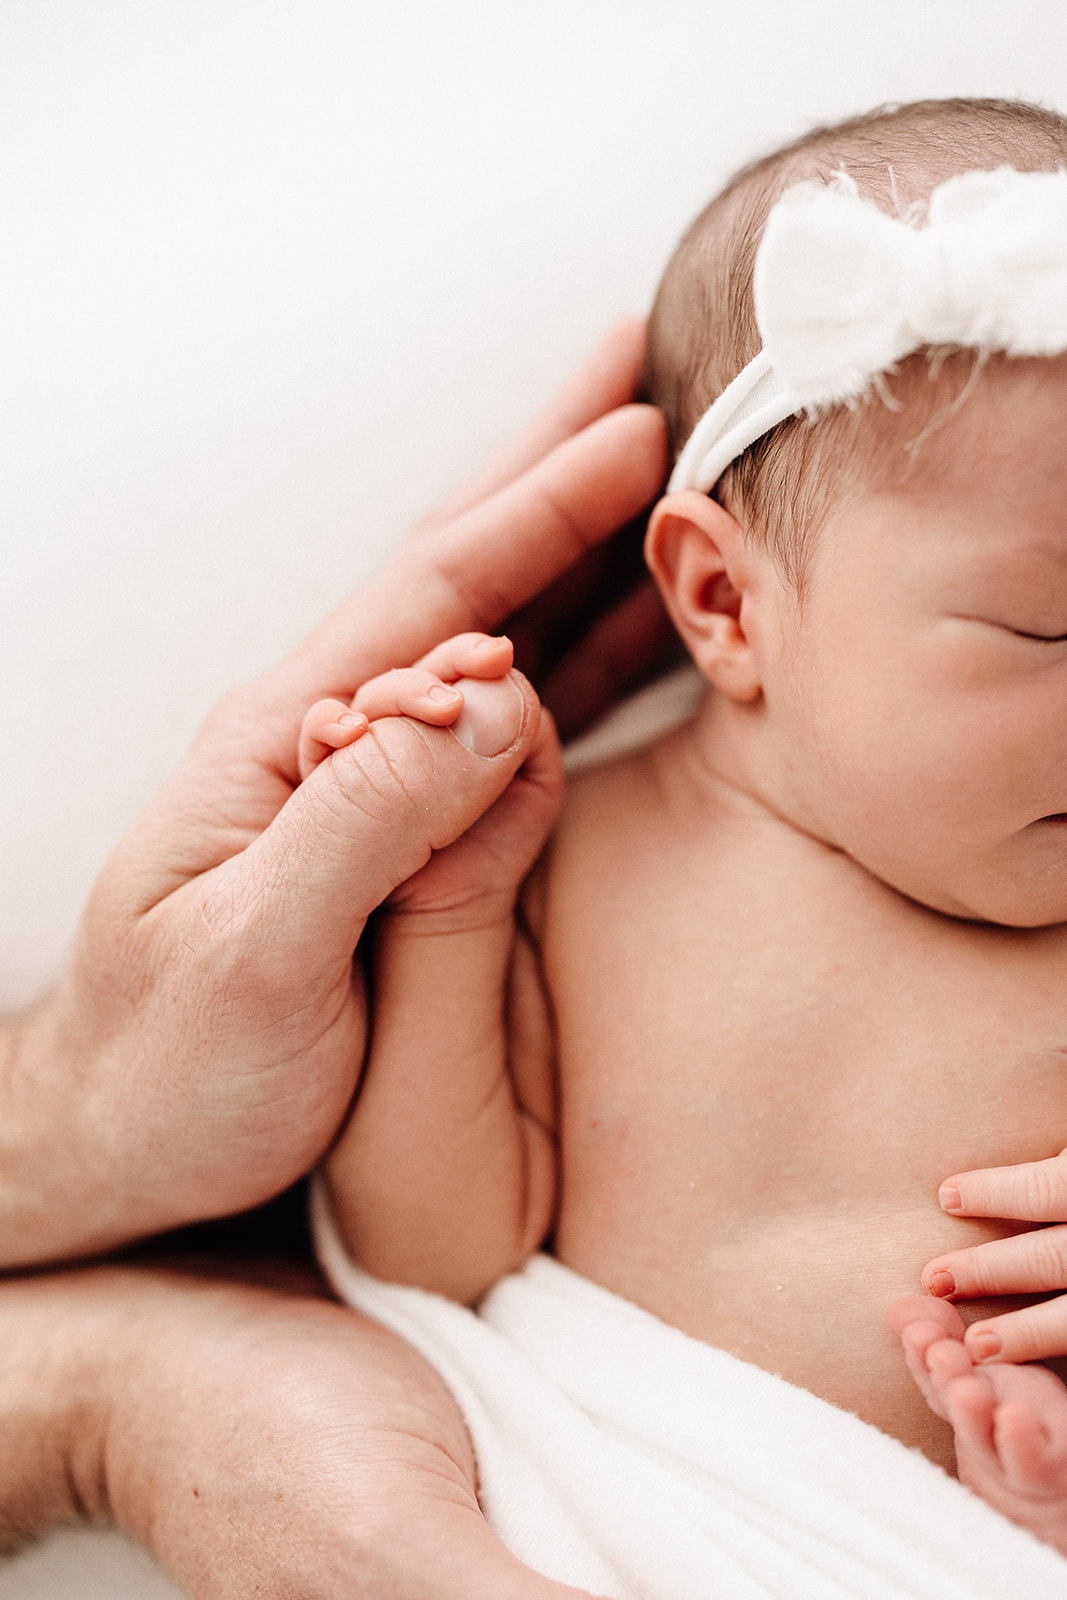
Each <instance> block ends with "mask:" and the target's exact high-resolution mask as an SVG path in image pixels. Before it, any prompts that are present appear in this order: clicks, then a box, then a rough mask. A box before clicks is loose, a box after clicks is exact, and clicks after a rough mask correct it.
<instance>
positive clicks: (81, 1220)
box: [0, 992, 169, 1270]
mask: <svg viewBox="0 0 1067 1600" xmlns="http://www.w3.org/2000/svg"><path fill="white" fill-rule="evenodd" d="M70 1009H71V1007H70V1006H69V1004H68V1003H67V1001H66V999H65V996H64V994H63V993H62V992H60V993H59V994H57V995H55V996H53V997H52V998H51V999H49V1000H48V1001H45V1002H44V1003H43V1004H42V1005H40V1006H38V1007H37V1008H36V1010H34V1011H33V1012H31V1013H30V1014H29V1015H27V1016H26V1017H25V1018H23V1019H21V1020H20V1021H18V1022H15V1023H12V1024H9V1025H8V1026H7V1027H6V1028H4V1029H3V1030H2V1032H0V1130H2V1131H0V1270H3V1269H10V1268H13V1267H24V1266H32V1265H40V1264H43V1263H47V1262H50V1261H56V1260H61V1259H69V1258H70V1257H72V1256H79V1255H91V1254H95V1253H99V1252H101V1251H103V1250H106V1249H109V1248H113V1247H114V1246H116V1245H118V1244H122V1243H125V1242H126V1241H127V1240H129V1239H130V1238H132V1237H134V1236H136V1234H137V1232H138V1231H139V1229H138V1227H137V1226H131V1217H132V1214H133V1211H134V1210H135V1209H136V1208H135V1206H134V1204H133V1201H132V1199H131V1197H130V1196H129V1195H128V1193H127V1192H126V1188H125V1184H124V1174H123V1166H122V1163H121V1162H119V1161H117V1160H115V1159H114V1158H113V1156H112V1153H111V1151H110V1143H109V1135H110V1128H109V1123H110V1122H111V1121H112V1120H113V1119H112V1118H109V1116H108V1107H107V1105H106V1104H104V1103H103V1102H102V1101H101V1100H100V1098H99V1085H98V1084H97V1083H96V1082H95V1073H96V1063H95V1060H94V1051H93V1049H92V1047H91V1045H90V1044H89V1043H88V1042H85V1043H83V1042H82V1041H81V1040H80V1039H79V1038H78V1037H77V1030H76V1029H72V1028H71V1027H70V1024H69V1020H68V1012H69V1011H70ZM94 1106H95V1107H96V1114H95V1115H94ZM153 1221H154V1219H149V1218H147V1217H143V1231H145V1232H148V1231H149V1230H150V1228H151V1227H152V1226H153ZM168 1221H169V1219H167V1218H164V1219H161V1220H159V1221H158V1223H155V1226H158V1227H160V1228H162V1227H166V1226H167V1225H168Z"/></svg>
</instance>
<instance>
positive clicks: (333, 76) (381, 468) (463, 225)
mask: <svg viewBox="0 0 1067 1600" xmlns="http://www.w3.org/2000/svg"><path fill="white" fill-rule="evenodd" d="M953 94H967V95H975V94H977V95H1007V96H1014V95H1022V96H1026V97H1028V98H1032V99H1040V100H1043V101H1045V102H1046V103H1050V104H1053V105H1057V106H1059V107H1065V106H1067V10H1065V9H1064V7H1063V5H1062V0H1011V3H1010V4H1006V3H1005V0H745V3H743V4H737V3H736V0H735V3H734V4H727V3H725V0H505V3H501V0H390V3H388V4H386V3H384V0H0V725H2V728H3V744H2V746H0V748H2V752H3V754H2V767H0V852H2V865H0V885H2V900H0V1009H3V1008H6V1009H11V1008H14V1007H17V1006H19V1005H21V1004H23V1003H25V1002H26V1001H28V1000H30V999H32V998H33V997H34V996H35V995H37V994H38V993H40V992H41V991H42V990H43V989H45V988H46V987H47V986H48V984H49V983H50V982H51V981H52V980H53V979H54V977H55V975H56V973H57V972H58V970H59V969H60V967H61V965H62V962H63V960H64V956H65V952H66V950H67V948H68V946H69V940H70V936H71V932H72V929H73V926H74V922H75V919H76V916H77V911H78V907H79V905H80V903H81V901H82V898H83V896H84V893H85V890H86V888H87V886H88V884H89V882H90V881H91V878H92V876H93V874H94V872H95V870H96V868H97V867H98V865H99V863H100V861H101V859H102V858H103V856H104V854H105V853H106V851H107V849H108V848H109V846H110V844H111V843H112V842H113V841H114V839H115V838H116V837H117V836H118V834H119V833H120V832H121V830H122V828H123V826H124V825H125V823H126V822H127V821H128V819H129V818H130V817H131V815H132V814H133V812H134V811H135V810H136V808H137V806H138V805H139V804H140V802H141V801H142V800H143V799H144V797H145V796H146V795H147V794H148V793H149V792H150V791H151V789H152V787H153V786H154V785H155V784H156V783H157V782H158V780H159V779H160V778H161V777H162V776H163V775H164V774H165V773H166V771H167V770H168V769H169V767H170V766H171V765H173V763H174V762H175V760H176V759H177V757H178V756H179V755H180V753H181V751H182V749H183V747H184V745H185V744H186V742H187V740H188V739H189V736H190V735H191V733H192V731H193V729H194V728H195V726H196V724H197V722H198V721H199V719H200V717H201V715H202V714H203V712H204V711H205V710H206V708H207V706H208V705H209V704H210V703H211V701H212V699H213V698H214V697H215V696H216V695H217V694H218V693H219V692H221V691H222V690H223V689H224V688H226V687H227V686H228V685H229V684H230V683H232V682H234V681H236V680H237V679H239V678H240V677H242V676H245V675H247V674H249V673H251V672H253V671H255V670H256V669H257V668H259V667H260V666H262V665H264V664H265V663H266V662H267V661H269V660H270V659H271V658H272V657H273V656H275V655H276V654H278V653H279V652H280V651H281V650H283V649H284V648H285V647H286V646H287V645H289V644H290V643H291V642H292V641H293V640H294V639H295V638H296V637H297V636H298V635H299V633H300V632H301V631H302V630H303V629H304V628H305V627H306V626H307V625H308V624H309V623H310V622H311V621H313V619H314V618H315V617H316V616H317V614H318V613H319V612H320V611H323V610H324V609H326V608H327V607H328V606H329V605H330V604H331V603H332V602H333V601H334V600H335V599H336V598H337V597H338V596H339V595H340V594H341V593H342V592H343V591H344V590H345V589H346V588H347V587H348V586H349V585H351V584H352V583H353V581H354V580H356V579H357V578H358V577H359V576H360V574H361V573H364V572H366V571H367V569H368V567H369V566H370V565H371V564H372V563H373V562H374V561H375V560H376V559H377V557H378V556H379V554H380V553H381V551H382V550H383V549H384V548H385V547H386V545H387V544H388V543H389V541H391V540H393V539H395V538H396V537H397V536H398V535H399V533H400V532H401V531H402V529H403V527H404V525H405V523H406V522H407V521H408V519H409V518H410V517H411V516H412V515H413V514H414V513H415V512H416V510H417V509H419V508H420V507H422V506H423V505H425V504H426V503H427V502H428V501H430V500H431V499H432V498H433V497H434V496H435V495H436V494H437V493H438V492H439V491H441V490H442V489H444V488H445V487H446V486H447V485H448V484H449V482H450V480H451V479H453V478H454V477H456V476H458V475H461V474H462V473H463V472H464V471H465V470H466V469H467V468H468V467H470V466H471V465H473V464H474V463H475V462H476V461H477V459H478V458H479V457H480V456H481V455H482V454H484V453H485V452H486V451H488V450H489V449H490V448H491V447H492V446H493V445H494V444H495V443H496V442H497V441H498V440H499V439H500V438H501V437H502V435H503V434H504V433H505V432H506V431H507V430H508V429H509V428H510V427H511V426H512V425H513V424H516V423H518V422H519V421H521V420H522V418H523V417H524V416H525V415H526V414H527V413H528V412H529V411H530V410H531V409H533V408H534V407H535V406H536V405H537V404H538V403H540V401H541V400H543V399H544V398H545V397H546V396H547V394H548V393H549V392H550V391H551V389H552V387H553V386H554V384H555V383H556V382H557V381H558V380H559V379H560V378H561V377H562V376H563V375H564V374H565V373H566V372H567V370H568V368H569V367H570V366H571V364H572V363H573V362H574V361H575V359H576V358H577V356H578V355H579V353H580V352H581V351H582V350H583V349H584V348H585V346H586V345H587V344H588V343H589V342H590V341H591V340H592V339H593V338H594V337H595V336H596V334H597V333H598V332H599V331H600V330H601V329H602V328H603V327H604V326H605V325H606V324H607V323H608V322H609V321H610V320H611V319H612V318H613V317H615V316H616V315H618V314H620V313H625V312H629V311H633V310H640V309H642V308H643V307H645V306H646V305H647V303H648V300H649V297H650V294H651V292H652V289H653V287H654V284H655V281H656V277H657V274H658V272H659V269H660V267H661V265H662V263H663V261H664V259H665V257H666V255H667V254H668V253H669V250H670V248H671V246H672V244H673V242H674V240H675V239H676V237H677V235H678V234H679V232H680V231H681V229H682V228H683V226H684V225H685V223H686V221H687V220H688V218H689V217H690V215H691V214H692V213H693V212H694V211H695V210H696V209H697V208H698V207H699V206H700V205H701V204H702V203H703V201H704V200H705V199H706V198H707V197H708V196H709V195H710V193H711V192H712V191H713V190H714V189H715V188H716V186H717V185H718V184H719V183H720V182H721V180H722V179H723V178H724V177H725V176H726V175H727V174H728V173H729V171H730V170H731V169H732V168H733V167H735V166H736V165H738V164H739V163H740V162H742V161H744V160H746V159H748V158H750V157H752V156H754V155H757V154H760V153H762V152H763V151H765V150H767V149H770V148H772V147H773V146H775V145H776V144H778V143H780V142H782V141H783V140H785V139H788V138H790V137H792V136H793V135H795V134H797V133H799V132H801V131H803V130H804V129H805V128H806V127H807V126H809V125H810V124H811V123H813V122H815V121H825V120H833V119H836V118H838V117H841V116H844V115H846V114H848V113H850V112H855V111H860V110H865V109H867V108H869V107H870V106H872V105H874V104H876V103H878V102H880V101H884V100H907V99H914V98H918V97H923V96H928V95H953ZM65 1548H66V1551H67V1555H68V1556H70V1557H72V1558H73V1557H74V1555H75V1552H77V1554H76V1561H75V1567H76V1570H77V1574H78V1575H77V1577H72V1578H71V1579H70V1587H69V1588H64V1587H62V1581H63V1580H62V1579H61V1578H60V1576H59V1575H58V1570H59V1569H58V1568H57V1567H56V1566H55V1565H54V1563H55V1562H57V1561H59V1560H60V1559H61V1558H63V1555H64V1549H65ZM87 1548H89V1547H87V1546H84V1545H82V1546H78V1547H75V1546H73V1545H72V1546H69V1547H64V1546H63V1545H62V1544H60V1545H58V1546H52V1547H50V1548H49V1550H48V1551H46V1553H45V1555H44V1556H42V1555H41V1554H40V1553H36V1554H34V1555H33V1556H32V1557H31V1558H30V1559H29V1561H28V1562H27V1561H26V1560H20V1561H16V1562H14V1563H9V1564H7V1565H6V1566H0V1596H2V1597H7V1596H19V1597H23V1596H25V1597H29V1596H31V1595H37V1594H41V1595H45V1594H47V1595H48V1596H49V1597H56V1600H58V1597H60V1596H61V1595H66V1594H68V1593H69V1594H70V1595H72V1596H73V1595H77V1596H79V1597H81V1600H85V1597H87V1596H90V1595H95V1594H96V1593H98V1592H99V1593H100V1594H104V1593H106V1594H108V1595H109V1596H114V1595H116V1594H117V1593H119V1591H120V1589H122V1592H124V1593H125V1592H127V1590H126V1589H124V1588H122V1586H123V1585H124V1584H125V1585H127V1586H128V1592H129V1593H130V1594H136V1595H138V1596H146V1595H148V1594H149V1593H150V1592H151V1593H156V1592H157V1590H156V1588H155V1587H154V1580H153V1579H151V1578H150V1577H149V1576H148V1575H146V1572H145V1571H144V1570H142V1569H140V1568H136V1567H133V1566H131V1567H130V1568H129V1569H128V1572H127V1570H126V1568H125V1567H123V1569H122V1572H123V1573H125V1574H126V1575H125V1576H122V1575H121V1574H120V1573H119V1571H118V1569H113V1568H112V1567H111V1565H110V1563H111V1562H112V1561H114V1560H118V1559H119V1557H118V1556H117V1555H116V1554H115V1552H114V1551H113V1550H112V1549H111V1547H110V1546H107V1547H106V1549H105V1546H104V1545H101V1544H93V1545H92V1546H91V1548H92V1550H93V1551H94V1552H96V1554H94V1555H93V1556H92V1557H90V1556H88V1555H87V1554H86V1549H87ZM57 1552H58V1553H57ZM123 1559H124V1558H123ZM94 1560H95V1561H97V1562H100V1561H102V1562H104V1567H101V1568H100V1573H99V1578H98V1579H97V1578H94V1577H93V1571H94V1570H95V1569H94V1568H93V1561H94ZM42 1562H44V1565H43V1566H42V1565H41V1563H42ZM72 1570H74V1567H72ZM96 1584H98V1586H97V1587H94V1585H96ZM159 1592H162V1591H161V1590H160V1591H159Z"/></svg>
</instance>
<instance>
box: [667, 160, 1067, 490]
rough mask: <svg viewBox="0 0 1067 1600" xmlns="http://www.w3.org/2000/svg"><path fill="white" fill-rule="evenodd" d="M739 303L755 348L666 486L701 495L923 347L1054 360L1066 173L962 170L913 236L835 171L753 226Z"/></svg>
mask: <svg viewBox="0 0 1067 1600" xmlns="http://www.w3.org/2000/svg"><path fill="white" fill-rule="evenodd" d="M753 294H754V299H755V307H756V324H757V326H758V328H759V331H760V337H761V338H762V341H763V349H762V350H761V351H760V353H759V355H758V356H757V357H756V358H755V360H754V361H750V362H749V364H748V366H747V367H746V368H745V369H744V371H743V372H742V373H741V374H740V376H739V377H736V378H735V379H734V381H733V382H732V383H731V384H730V385H729V387H728V388H727V389H725V390H724V391H723V393H722V394H721V395H720V396H719V398H718V399H717V400H716V401H715V403H714V404H713V405H712V406H711V407H710V408H709V410H707V411H706V412H705V413H704V415H703V417H701V419H700V421H699V422H698V423H697V425H696V427H695V428H694V430H693V432H692V434H691V435H690V438H689V441H688V443H687V444H686V446H685V449H684V450H683V451H682V453H681V455H680V456H679V457H678V462H677V464H676V466H675V468H674V472H673V473H672V474H671V480H670V483H669V484H668V489H669V490H671V491H673V490H676V489H700V490H702V491H703V492H705V493H707V491H708V490H710V489H712V488H714V486H715V484H716V483H717V481H718V479H719V478H720V477H721V475H722V473H723V472H724V471H725V470H726V468H727V467H728V466H729V465H730V462H731V461H734V460H736V458H737V457H738V456H739V455H741V453H742V452H743V451H744V450H747V449H748V447H749V445H750V444H752V443H754V441H755V440H756V439H758V438H760V437H761V435H763V434H765V433H767V432H768V431H769V430H770V429H771V428H773V427H775V426H776V425H777V424H778V423H779V422H784V421H785V419H786V417H791V416H795V415H797V414H798V413H799V412H801V411H807V412H808V413H809V414H811V415H814V414H816V413H818V411H820V410H821V409H824V408H826V407H827V406H832V405H839V404H841V403H842V402H845V403H849V404H850V403H852V402H854V401H856V400H858V399H859V398H860V397H861V396H862V395H864V394H866V393H867V391H868V390H869V389H870V388H871V386H872V384H873V382H874V380H875V379H876V378H877V377H878V375H879V374H880V373H883V372H887V371H889V370H890V369H891V368H892V367H893V366H894V364H895V363H896V362H898V361H900V360H902V359H903V357H904V356H907V355H910V354H911V353H912V351H914V350H919V349H921V348H922V347H923V346H926V345H950V346H956V347H961V348H964V349H974V350H982V351H993V350H1002V351H1005V352H1006V353H1007V354H1009V355H1014V356H1051V355H1058V354H1059V353H1060V352H1061V351H1063V350H1067V172H1063V171H1060V172H1016V171H1014V170H1013V169H1012V168H1011V167H998V168H997V170H996V171H995V172H966V173H963V174H962V176H960V177H958V178H950V179H949V181H948V182H947V183H943V184H941V186H940V188H937V189H935V190H934V192H933V194H932V195H931V196H930V201H929V209H928V213H927V223H926V226H925V227H922V228H918V227H915V226H913V225H912V224H911V223H910V222H908V221H906V220H904V221H901V220H898V219H896V218H894V217H889V216H887V215H886V214H885V212H884V211H879V209H878V207H877V206H876V205H875V204H874V203H873V202H872V201H870V200H863V199H861V198H860V196H859V194H858V193H857V190H856V185H855V183H854V182H853V181H852V179H851V178H849V177H847V176H846V175H845V174H844V173H840V174H838V175H837V176H836V177H835V178H834V180H833V181H832V183H831V184H829V185H828V186H824V185H822V184H818V183H801V184H797V185H796V186H795V187H794V188H792V189H789V190H787V191H786V193H785V194H784V195H783V196H782V198H781V199H780V200H779V201H778V203H777V205H776V206H775V207H774V209H773V210H772V211H771V213H770V216H769V217H768V218H767V226H766V228H765V229H764V233H763V238H762V240H761V241H760V246H759V250H758V252H757V255H756V267H755V276H754V280H753Z"/></svg>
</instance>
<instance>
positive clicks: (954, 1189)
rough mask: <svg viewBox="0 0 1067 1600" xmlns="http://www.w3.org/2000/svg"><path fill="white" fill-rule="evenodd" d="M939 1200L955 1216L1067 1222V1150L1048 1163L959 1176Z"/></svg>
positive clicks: (986, 1169) (943, 1189) (948, 1182)
mask: <svg viewBox="0 0 1067 1600" xmlns="http://www.w3.org/2000/svg"><path fill="white" fill-rule="evenodd" d="M937 1198H938V1201H939V1202H940V1205H941V1209H942V1211H948V1212H949V1213H951V1215H952V1216H954V1217H1018V1218H1020V1219H1021V1220H1023V1221H1025V1222H1063V1221H1067V1150H1061V1152H1060V1154H1059V1155H1058V1156H1050V1157H1049V1158H1048V1159H1047V1160H1046V1161H1023V1162H1020V1163H1019V1165H1018V1166H1015V1167H982V1168H979V1169H978V1171H976V1172H959V1173H956V1174H955V1175H954V1176H953V1177H951V1178H946V1179H945V1181H944V1183H943V1184H942V1185H941V1187H940V1189H939V1190H938V1194H937Z"/></svg>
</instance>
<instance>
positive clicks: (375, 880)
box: [219, 672, 541, 968]
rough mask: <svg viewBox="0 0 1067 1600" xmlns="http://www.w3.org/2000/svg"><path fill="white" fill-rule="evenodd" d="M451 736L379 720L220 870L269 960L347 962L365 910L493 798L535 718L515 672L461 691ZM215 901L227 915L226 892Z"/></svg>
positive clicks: (518, 759)
mask: <svg viewBox="0 0 1067 1600" xmlns="http://www.w3.org/2000/svg"><path fill="white" fill-rule="evenodd" d="M458 687H459V688H460V689H462V691H463V695H464V706H463V711H462V713H461V714H460V717H459V720H458V721H457V722H456V723H455V724H454V725H453V727H451V728H432V727H429V726H427V725H426V724H425V723H421V722H416V721H414V720H412V719H410V718H407V717H383V718H381V719H380V720H379V721H377V722H374V723H372V724H371V727H370V729H369V730H368V732H367V733H366V734H364V736H363V737H362V738H361V739H358V740H357V741H356V743H355V744H353V745H349V746H348V748H347V749H344V750H337V751H334V753H333V755H332V756H330V758H329V759H328V760H327V761H325V762H323V764H322V765H321V766H320V767H318V768H317V769H316V771H315V772H313V773H312V774H311V776H310V777H309V778H308V779H307V781H306V782H305V783H303V784H301V786H300V788H299V789H297V790H296V791H295V792H294V793H293V795H292V797H291V798H290V800H289V801H288V802H287V803H286V804H285V805H284V806H283V807H282V809H281V811H279V813H278V814H277V816H276V817H275V818H274V820H273V822H272V823H271V824H270V826H269V827H268V828H267V829H266V831H265V832H264V833H263V834H262V835H261V836H260V837H259V838H258V839H257V840H256V841H255V842H254V843H253V844H252V845H250V846H249V847H248V849H246V850H245V851H244V852H243V853H242V854H241V855H240V856H236V857H234V858H233V859H232V860H231V861H229V862H227V863H225V865H224V866H223V867H222V868H220V869H219V870H220V872H222V873H224V874H229V873H230V872H232V873H234V874H235V875H236V878H237V881H238V883H239V885H240V893H239V896H238V898H239V899H240V901H241V902H243V904H244V905H245V907H246V909H248V910H250V911H253V910H254V916H255V922H256V926H257V932H258V934H259V935H260V936H262V937H263V939H264V940H268V939H269V941H270V943H271V945H272V947H273V949H274V951H275V953H276V954H277V953H280V952H282V951H291V952H293V954H294V955H295V954H296V953H297V952H302V953H303V955H302V956H301V957H300V959H299V961H298V964H301V965H302V964H305V963H306V960H307V959H308V958H309V957H310V958H311V959H313V960H314V961H315V962H316V964H318V965H319V966H320V968H321V964H322V962H323V961H324V960H325V961H326V962H329V961H331V960H332V959H333V958H337V959H345V960H347V959H348V958H349V957H350V956H351V953H352V950H353V949H354V947H355V945H356V943H357V941H358V939H359V936H360V934H361V932H362V930H363V925H364V922H365V921H366V918H367V917H368V916H369V915H370V913H371V912H372V911H373V910H374V909H375V907H376V906H378V905H380V904H381V903H382V901H383V900H385V899H386V897H387V896H388V895H389V894H391V893H392V891H393V890H394V889H395V888H396V887H397V886H398V884H401V883H403V882H404V881H405V880H406V879H408V878H410V877H411V876H412V874H413V873H415V872H417V871H418V870H419V869H420V867H422V866H424V865H425V863H426V862H427V861H428V860H429V857H430V854H431V852H432V851H433V850H440V849H443V848H444V847H445V846H446V845H448V844H451V843H452V842H453V840H455V839H458V838H459V836H460V834H462V833H464V832H466V830H467V829H468V828H469V827H471V826H472V825H473V824H474V823H475V822H476V821H477V820H478V818H479V817H480V816H481V815H482V814H483V813H484V812H485V811H487V810H488V809H489V807H490V806H491V805H492V804H493V802H494V801H495V800H497V799H498V798H499V797H500V795H501V794H502V793H503V791H504V789H505V788H506V787H507V785H508V784H509V783H510V781H511V779H512V777H513V776H514V774H515V772H516V771H517V770H518V768H519V767H520V766H521V764H522V762H523V760H524V759H525V757H526V754H527V752H528V751H529V750H530V748H531V746H532V744H533V742H534V739H535V738H536V735H537V730H538V726H539V723H540V719H541V707H540V704H539V702H538V700H537V696H536V695H535V694H534V692H533V690H532V689H531V687H530V685H529V684H528V683H527V681H526V679H525V678H524V677H523V676H522V674H521V673H518V672H509V673H508V674H507V675H506V676H505V677H503V678H498V679H494V680H492V681H491V682H486V681H481V680H474V679H462V680H460V683H459V685H458ZM226 895H227V898H228V901H229V904H230V907H231V910H232V904H233V895H234V885H233V884H232V883H231V884H230V885H228V886H227V889H226Z"/></svg>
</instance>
